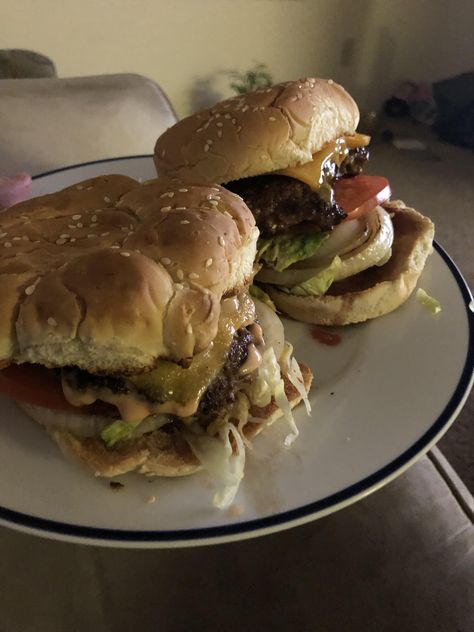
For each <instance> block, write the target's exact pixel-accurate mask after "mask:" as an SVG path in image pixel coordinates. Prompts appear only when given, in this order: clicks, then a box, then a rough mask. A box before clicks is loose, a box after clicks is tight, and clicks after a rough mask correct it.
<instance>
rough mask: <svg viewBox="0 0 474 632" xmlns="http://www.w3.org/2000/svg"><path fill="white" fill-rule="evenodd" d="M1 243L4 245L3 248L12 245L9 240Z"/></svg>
mask: <svg viewBox="0 0 474 632" xmlns="http://www.w3.org/2000/svg"><path fill="white" fill-rule="evenodd" d="M3 245H4V246H5V248H11V247H12V245H11V243H10V242H9V241H6V242H5V243H4V244H3Z"/></svg>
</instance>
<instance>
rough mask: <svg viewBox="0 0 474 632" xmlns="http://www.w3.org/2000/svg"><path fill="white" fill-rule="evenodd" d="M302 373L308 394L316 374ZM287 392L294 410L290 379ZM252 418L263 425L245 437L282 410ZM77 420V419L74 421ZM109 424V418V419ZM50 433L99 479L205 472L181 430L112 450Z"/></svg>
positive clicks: (249, 428) (36, 414)
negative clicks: (129, 474)
mask: <svg viewBox="0 0 474 632" xmlns="http://www.w3.org/2000/svg"><path fill="white" fill-rule="evenodd" d="M299 366H300V369H301V373H302V375H303V380H304V383H305V388H306V390H307V391H308V390H309V387H310V386H311V381H312V379H313V375H312V373H311V370H310V369H309V368H308V367H307V366H306V365H305V364H300V365H299ZM284 381H285V393H286V396H287V398H288V400H289V402H290V404H291V407H292V408H294V407H295V406H296V405H297V404H298V403H299V402H300V401H301V396H300V394H299V393H298V391H297V390H296V388H295V387H294V386H293V384H291V382H290V381H289V380H287V379H286V378H284ZM18 405H19V406H20V408H22V410H24V411H25V412H26V413H27V414H28V415H29V416H30V417H32V418H33V419H34V420H35V421H37V422H38V423H40V424H41V425H44V420H45V409H44V408H42V407H41V406H32V405H30V404H23V403H20V402H18ZM250 413H251V415H252V417H258V418H260V419H261V420H262V421H261V423H260V422H259V423H254V422H248V423H247V424H246V426H245V427H244V434H245V436H246V438H248V439H250V438H252V437H254V436H256V435H257V434H258V433H259V432H261V431H262V430H263V429H264V428H265V427H267V426H268V425H270V424H272V423H273V422H274V421H275V420H277V419H278V418H279V417H281V416H282V412H281V410H280V409H279V408H278V407H277V406H276V405H275V404H274V403H273V402H272V403H270V404H269V405H268V406H266V407H264V408H257V407H255V406H252V407H251V410H250ZM53 416H57V417H61V419H60V422H61V425H66V424H67V423H68V420H71V421H75V420H76V419H77V418H78V415H75V414H74V413H73V414H71V413H67V412H63V411H61V412H58V411H51V410H48V412H47V418H48V420H49V421H50V422H51V419H52V417H53ZM73 418H74V419H73ZM108 422H109V423H110V419H109V420H108ZM46 430H47V432H48V434H49V435H50V436H51V437H52V438H53V439H54V440H55V441H56V443H57V444H58V446H59V447H60V449H61V451H62V452H63V454H64V455H65V456H67V457H72V458H73V459H74V460H75V461H77V462H80V463H82V464H84V465H86V466H87V467H89V468H90V469H92V470H93V471H94V473H95V475H96V476H107V477H111V476H118V475H119V474H125V473H126V472H132V471H136V472H138V473H139V474H146V475H148V476H172V477H174V476H187V475H188V474H194V472H197V471H198V470H200V469H202V465H201V463H200V462H199V461H198V459H197V458H196V457H195V456H194V454H193V452H192V450H191V448H190V447H189V445H188V443H187V442H186V441H185V439H184V438H183V436H182V435H181V433H180V432H179V430H177V429H171V431H164V430H161V429H158V430H154V431H153V432H149V433H147V434H144V435H142V436H141V437H138V438H137V439H133V440H130V441H123V442H121V443H119V444H118V445H117V446H115V447H114V448H113V449H111V450H109V449H107V448H106V447H105V444H104V442H103V441H102V440H101V439H99V438H96V437H78V436H76V435H73V434H72V433H71V432H68V431H67V430H63V429H60V428H57V427H54V426H53V425H49V427H47V428H46Z"/></svg>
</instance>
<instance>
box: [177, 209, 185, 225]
mask: <svg viewBox="0 0 474 632" xmlns="http://www.w3.org/2000/svg"><path fill="white" fill-rule="evenodd" d="M175 210H176V211H185V210H186V207H185V206H177V207H176V208H175ZM181 223H183V222H181Z"/></svg>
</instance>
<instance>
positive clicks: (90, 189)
mask: <svg viewBox="0 0 474 632" xmlns="http://www.w3.org/2000/svg"><path fill="white" fill-rule="evenodd" d="M93 188H94V187H87V189H86V191H92V189H93Z"/></svg>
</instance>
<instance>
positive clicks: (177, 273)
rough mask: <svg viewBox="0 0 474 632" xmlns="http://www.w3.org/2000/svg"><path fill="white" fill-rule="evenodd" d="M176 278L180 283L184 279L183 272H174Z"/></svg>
mask: <svg viewBox="0 0 474 632" xmlns="http://www.w3.org/2000/svg"><path fill="white" fill-rule="evenodd" d="M176 276H177V277H178V280H179V281H182V280H183V279H184V272H183V271H182V270H176Z"/></svg>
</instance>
